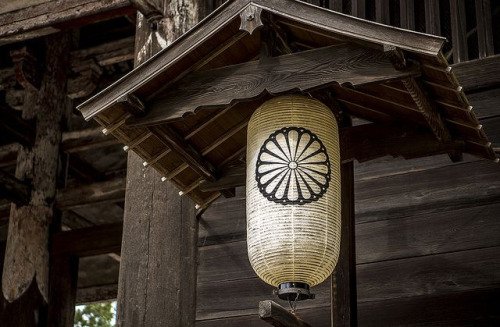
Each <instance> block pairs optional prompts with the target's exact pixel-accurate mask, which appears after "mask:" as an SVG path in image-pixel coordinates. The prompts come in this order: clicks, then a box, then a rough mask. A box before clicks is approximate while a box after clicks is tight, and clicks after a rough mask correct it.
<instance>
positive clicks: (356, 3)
mask: <svg viewBox="0 0 500 327" xmlns="http://www.w3.org/2000/svg"><path fill="white" fill-rule="evenodd" d="M351 7H352V11H351V13H352V15H353V16H356V17H359V18H365V17H366V4H365V0H351Z"/></svg>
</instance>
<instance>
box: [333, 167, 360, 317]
mask: <svg viewBox="0 0 500 327" xmlns="http://www.w3.org/2000/svg"><path fill="white" fill-rule="evenodd" d="M341 180H342V183H341V184H342V227H341V230H342V238H341V241H340V256H339V261H338V263H337V266H336V267H335V271H334V272H333V274H332V326H334V327H348V326H349V327H354V326H357V325H358V318H357V290H356V251H355V245H356V244H355V239H354V166H353V163H352V162H349V163H344V164H342V166H341Z"/></svg>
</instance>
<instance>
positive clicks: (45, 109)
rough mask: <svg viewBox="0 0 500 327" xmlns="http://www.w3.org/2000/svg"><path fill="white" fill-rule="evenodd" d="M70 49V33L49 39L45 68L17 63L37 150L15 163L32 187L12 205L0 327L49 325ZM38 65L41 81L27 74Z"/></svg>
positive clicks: (24, 153) (29, 59)
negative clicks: (27, 195) (51, 251)
mask: <svg viewBox="0 0 500 327" xmlns="http://www.w3.org/2000/svg"><path fill="white" fill-rule="evenodd" d="M69 44H70V38H69V35H68V34H57V35H52V36H48V37H47V38H46V39H45V58H46V59H45V62H44V63H39V62H38V63H37V62H32V61H33V59H35V58H34V57H33V56H29V55H28V54H26V55H25V56H24V57H22V58H14V59H15V62H16V60H17V65H18V66H17V67H16V69H18V74H17V76H18V79H21V80H20V81H19V82H20V83H21V84H22V85H23V86H24V87H25V88H26V98H25V101H24V103H25V105H24V111H23V118H24V119H34V120H36V134H35V142H34V144H33V146H32V147H29V146H28V147H22V148H21V149H20V151H19V154H18V158H17V167H16V177H17V178H18V179H19V180H22V181H25V182H28V183H31V195H30V198H29V201H28V203H27V204H26V205H15V204H12V208H11V212H10V221H9V234H8V239H7V248H6V253H5V263H4V267H3V278H2V293H3V297H4V298H2V301H5V300H6V301H7V303H5V304H4V305H2V306H0V325H1V326H27V327H28V326H45V323H46V317H47V303H48V302H49V248H48V246H49V229H50V225H51V223H52V221H53V217H54V201H55V195H56V177H57V166H58V160H59V159H58V158H59V145H60V141H61V132H62V125H63V119H64V117H65V115H66V113H67V112H68V109H69V106H68V99H67V97H66V74H67V69H68V66H69V64H68V63H69V51H68V49H69ZM24 65H30V67H23V66H24ZM38 65H40V66H43V67H44V69H45V71H44V73H43V76H42V79H41V81H40V80H38V79H37V76H36V75H37V74H29V73H30V72H31V73H33V72H34V71H36V67H37V66H38ZM33 69H35V70H33ZM66 300H67V301H66V302H65V305H68V307H74V297H73V300H72V301H73V302H71V298H70V297H68V298H66ZM70 316H71V313H70ZM71 322H72V317H71ZM61 326H62V325H61ZM67 326H69V325H67Z"/></svg>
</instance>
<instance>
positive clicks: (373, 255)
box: [198, 203, 500, 283]
mask: <svg viewBox="0 0 500 327" xmlns="http://www.w3.org/2000/svg"><path fill="white" fill-rule="evenodd" d="M498 217H500V203H495V204H491V205H485V206H478V207H471V208H465V209H458V210H451V211H445V212H438V213H432V214H424V215H419V216H412V217H406V218H401V219H392V220H389V221H376V222H368V223H364V224H358V225H356V262H357V263H358V264H366V263H371V262H378V261H387V260H395V259H403V258H411V257H419V256H426V255H431V254H441V253H450V252H457V251H464V250H468V249H478V248H486V247H494V246H500V237H498V235H500V219H498ZM199 254H200V266H199V268H198V282H199V283H213V282H223V281H229V280H236V279H244V278H252V277H256V275H255V273H254V272H253V270H252V268H251V266H250V262H249V260H248V255H247V244H246V241H244V240H242V241H238V242H231V243H226V244H217V245H211V246H204V247H201V248H200V253H199ZM220 262H224V265H220V264H219V263H220Z"/></svg>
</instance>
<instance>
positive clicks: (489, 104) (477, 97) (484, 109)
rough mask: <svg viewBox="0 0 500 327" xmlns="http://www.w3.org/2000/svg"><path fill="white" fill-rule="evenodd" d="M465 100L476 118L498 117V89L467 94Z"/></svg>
mask: <svg viewBox="0 0 500 327" xmlns="http://www.w3.org/2000/svg"><path fill="white" fill-rule="evenodd" d="M467 98H468V99H469V102H470V104H471V106H472V107H473V111H474V113H475V114H476V116H477V118H479V119H480V120H481V119H482V118H488V117H494V116H500V88H493V89H488V90H484V91H481V92H476V93H468V94H467Z"/></svg>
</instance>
